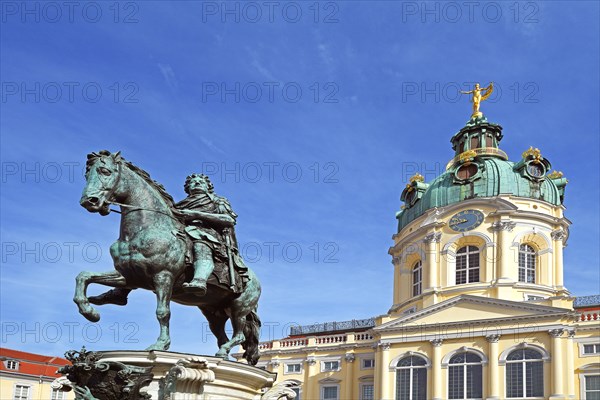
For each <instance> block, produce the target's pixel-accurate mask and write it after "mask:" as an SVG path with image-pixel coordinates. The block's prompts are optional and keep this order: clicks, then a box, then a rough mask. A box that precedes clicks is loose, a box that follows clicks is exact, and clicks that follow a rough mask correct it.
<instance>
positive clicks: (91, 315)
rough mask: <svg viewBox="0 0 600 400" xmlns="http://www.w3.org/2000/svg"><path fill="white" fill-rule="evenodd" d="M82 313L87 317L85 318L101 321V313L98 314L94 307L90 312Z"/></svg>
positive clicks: (91, 320)
mask: <svg viewBox="0 0 600 400" xmlns="http://www.w3.org/2000/svg"><path fill="white" fill-rule="evenodd" d="M82 315H83V316H84V317H85V319H87V320H88V321H90V322H98V321H100V314H98V311H96V310H94V309H92V310H91V311H89V312H86V313H82Z"/></svg>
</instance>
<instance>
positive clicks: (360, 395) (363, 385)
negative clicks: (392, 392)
mask: <svg viewBox="0 0 600 400" xmlns="http://www.w3.org/2000/svg"><path fill="white" fill-rule="evenodd" d="M365 386H371V387H372V388H373V398H372V400H375V385H374V384H373V382H365V383H360V384H359V385H358V391H359V392H358V394H359V399H360V400H369V399H365V398H364V396H363V388H364V387H365Z"/></svg>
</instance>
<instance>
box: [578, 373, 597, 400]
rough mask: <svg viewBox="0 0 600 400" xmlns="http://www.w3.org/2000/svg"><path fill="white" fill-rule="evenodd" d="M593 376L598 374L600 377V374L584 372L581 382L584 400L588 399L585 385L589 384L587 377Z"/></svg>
mask: <svg viewBox="0 0 600 400" xmlns="http://www.w3.org/2000/svg"><path fill="white" fill-rule="evenodd" d="M591 376H598V377H600V374H583V375H582V377H583V379H582V382H581V392H582V396H581V399H582V400H586V399H587V396H586V395H587V393H586V392H587V388H586V387H585V385H586V384H587V382H586V378H588V377H591ZM594 391H595V392H596V391H598V392H600V390H594Z"/></svg>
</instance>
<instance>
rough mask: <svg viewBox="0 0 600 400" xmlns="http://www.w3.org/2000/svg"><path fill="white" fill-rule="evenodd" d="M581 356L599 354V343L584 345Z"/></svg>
mask: <svg viewBox="0 0 600 400" xmlns="http://www.w3.org/2000/svg"><path fill="white" fill-rule="evenodd" d="M583 354H600V343H594V344H584V345H583Z"/></svg>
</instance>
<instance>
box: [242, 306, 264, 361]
mask: <svg viewBox="0 0 600 400" xmlns="http://www.w3.org/2000/svg"><path fill="white" fill-rule="evenodd" d="M260 327H261V322H260V318H258V314H257V313H256V309H254V311H250V314H248V315H246V324H245V325H244V336H245V337H246V340H245V341H244V343H242V346H244V350H245V351H244V356H243V357H244V358H245V359H246V360H247V361H248V364H250V365H256V363H257V362H258V358H259V357H260V354H259V351H258V338H259V336H260Z"/></svg>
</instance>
